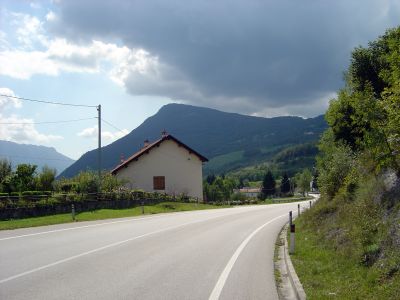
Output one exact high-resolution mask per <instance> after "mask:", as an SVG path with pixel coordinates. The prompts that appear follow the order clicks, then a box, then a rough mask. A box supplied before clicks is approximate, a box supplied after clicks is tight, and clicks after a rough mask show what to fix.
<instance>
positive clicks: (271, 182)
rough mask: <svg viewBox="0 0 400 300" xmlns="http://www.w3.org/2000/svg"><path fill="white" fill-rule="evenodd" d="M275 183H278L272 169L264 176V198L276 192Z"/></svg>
mask: <svg viewBox="0 0 400 300" xmlns="http://www.w3.org/2000/svg"><path fill="white" fill-rule="evenodd" d="M275 185H276V183H275V179H274V176H272V173H271V171H268V172H267V173H266V174H265V176H264V179H263V183H262V188H261V194H262V197H263V199H265V198H267V197H268V196H272V195H274V194H275Z"/></svg>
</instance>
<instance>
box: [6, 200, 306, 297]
mask: <svg viewBox="0 0 400 300" xmlns="http://www.w3.org/2000/svg"><path fill="white" fill-rule="evenodd" d="M307 205H308V202H303V203H302V206H304V207H306V206H307ZM290 210H292V211H293V213H294V214H295V213H296V212H297V202H296V203H290V204H275V205H263V206H261V205H259V206H245V207H237V208H226V209H215V210H203V211H191V212H181V213H169V214H160V215H153V216H145V217H139V218H124V219H113V220H106V221H104V220H103V221H96V222H82V223H74V224H63V225H55V226H47V227H37V228H28V229H19V230H12V231H1V232H0V299H278V295H277V291H276V287H275V280H274V268H273V256H274V244H275V240H276V237H277V235H278V233H279V231H280V229H281V228H282V226H283V225H284V224H285V223H286V222H287V220H288V212H289V211H290Z"/></svg>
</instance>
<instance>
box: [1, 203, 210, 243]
mask: <svg viewBox="0 0 400 300" xmlns="http://www.w3.org/2000/svg"><path fill="white" fill-rule="evenodd" d="M189 212H193V211H181V212H179V213H181V214H184V213H189ZM196 212H197V213H199V214H201V213H203V214H205V213H206V212H205V210H199V211H196ZM173 213H176V212H173ZM173 213H162V214H160V215H158V216H147V217H139V218H130V219H124V220H118V221H111V222H103V223H98V224H90V225H84V226H77V227H69V228H62V229H55V230H48V231H41V232H35V233H28V234H22V235H15V236H9V237H5V238H0V241H5V240H12V239H19V238H24V237H30V236H35V235H42V234H49V233H56V232H61V231H69V230H76V229H82V228H90V227H98V226H104V225H109V224H117V223H127V222H133V221H139V220H150V219H158V218H162V217H166V216H168V215H171V214H173ZM89 222H90V221H89ZM66 224H69V223H66ZM31 228H33V227H31Z"/></svg>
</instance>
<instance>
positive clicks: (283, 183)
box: [281, 173, 290, 194]
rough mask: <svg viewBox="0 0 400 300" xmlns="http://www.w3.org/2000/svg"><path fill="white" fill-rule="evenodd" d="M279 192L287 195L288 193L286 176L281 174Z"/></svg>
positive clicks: (288, 183) (288, 184)
mask: <svg viewBox="0 0 400 300" xmlns="http://www.w3.org/2000/svg"><path fill="white" fill-rule="evenodd" d="M281 192H282V193H284V194H287V193H289V192H290V181H289V177H288V176H287V174H286V173H285V174H283V177H282V181H281Z"/></svg>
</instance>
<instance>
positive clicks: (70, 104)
mask: <svg viewBox="0 0 400 300" xmlns="http://www.w3.org/2000/svg"><path fill="white" fill-rule="evenodd" d="M0 96H1V97H7V98H14V99H19V100H24V101H30V102H39V103H47V104H56V105H64V106H79V107H97V105H85V104H72V103H62V102H55V101H44V100H37V99H29V98H23V97H17V96H10V95H4V94H0Z"/></svg>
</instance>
